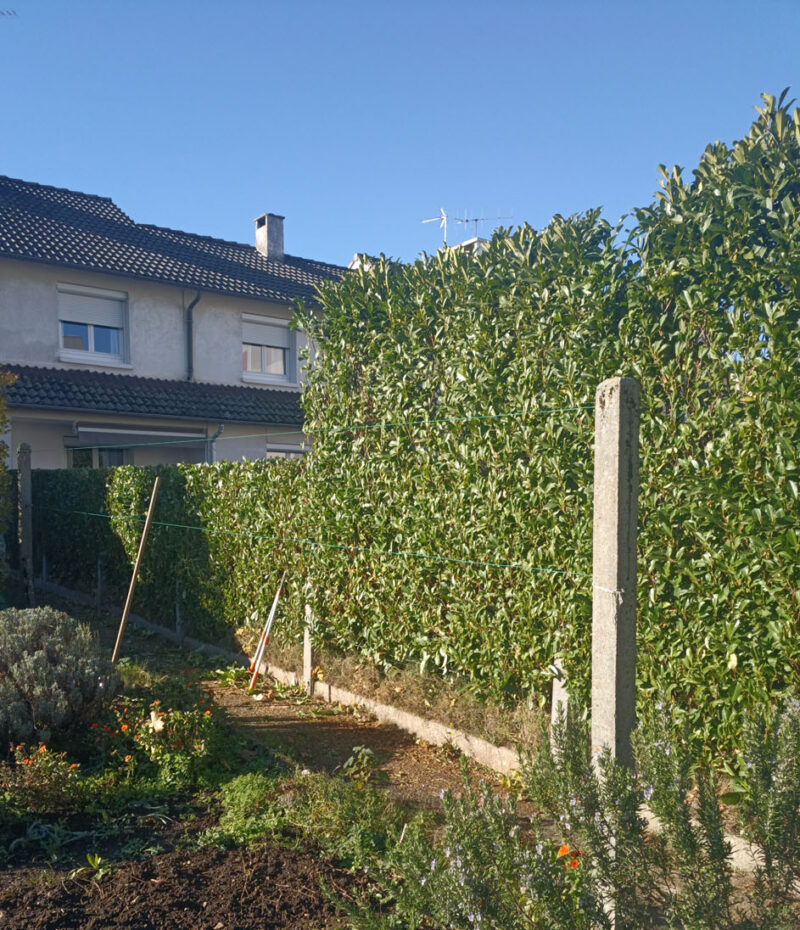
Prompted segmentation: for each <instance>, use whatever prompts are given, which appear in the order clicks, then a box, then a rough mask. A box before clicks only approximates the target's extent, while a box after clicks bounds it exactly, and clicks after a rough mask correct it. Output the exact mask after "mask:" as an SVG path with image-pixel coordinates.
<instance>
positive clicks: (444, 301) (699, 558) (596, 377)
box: [35, 96, 800, 749]
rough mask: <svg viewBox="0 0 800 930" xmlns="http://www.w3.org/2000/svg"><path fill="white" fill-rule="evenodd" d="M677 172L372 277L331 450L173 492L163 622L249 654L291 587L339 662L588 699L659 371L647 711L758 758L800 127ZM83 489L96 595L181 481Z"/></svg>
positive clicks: (311, 416)
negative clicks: (147, 513) (596, 495)
mask: <svg viewBox="0 0 800 930" xmlns="http://www.w3.org/2000/svg"><path fill="white" fill-rule="evenodd" d="M660 171H661V175H662V179H661V190H660V191H659V193H658V195H657V198H656V200H655V201H654V202H653V203H652V204H650V205H649V206H648V207H646V208H642V209H639V210H636V211H634V213H633V214H632V215H631V216H630V217H628V218H627V220H626V224H625V225H619V226H611V225H610V224H609V223H608V222H607V221H606V220H605V219H604V218H603V217H602V215H601V212H600V211H599V210H590V211H588V212H587V213H584V214H580V215H576V216H572V217H569V218H563V217H560V216H556V217H554V219H553V220H552V222H551V223H550V224H549V225H548V226H547V227H546V228H544V229H542V230H540V231H536V230H534V229H532V228H531V227H530V226H523V227H521V228H518V229H516V230H501V231H499V232H498V233H497V234H495V236H494V237H493V239H492V241H491V242H490V243H489V245H488V247H487V248H486V250H485V251H484V252H482V253H481V254H480V255H477V256H476V255H473V254H470V253H467V252H465V251H463V250H458V249H449V250H443V251H440V252H439V253H438V254H437V255H435V256H432V257H428V256H423V257H422V258H420V259H419V260H418V261H416V262H414V263H412V264H400V263H397V262H393V261H391V260H389V259H386V258H385V257H380V258H374V259H368V258H366V257H364V258H363V260H362V262H361V264H360V267H358V268H356V269H355V270H353V271H352V272H351V273H350V274H348V275H346V276H345V277H344V279H342V281H341V282H339V283H337V284H333V285H329V286H326V287H325V288H323V289H322V292H321V296H320V301H321V312H319V311H318V310H314V311H310V310H309V311H306V310H305V309H303V308H301V309H300V321H301V324H302V325H303V326H304V327H305V328H306V330H307V331H308V332H309V334H310V336H311V338H312V340H313V343H314V344H315V345H316V348H317V363H316V366H315V368H314V370H313V372H312V374H311V377H310V381H309V384H308V387H307V390H306V392H305V395H304V406H305V413H306V426H307V429H308V430H309V431H310V432H311V433H312V435H313V440H314V446H313V452H312V453H311V455H310V456H308V458H307V460H306V461H305V462H303V463H293V462H246V463H221V464H218V465H213V466H188V465H187V466H178V467H173V468H164V469H161V470H160V472H161V474H162V475H163V477H164V485H163V489H162V492H161V498H160V503H159V509H158V513H157V519H158V521H159V522H160V523H172V524H179V526H171V527H167V526H156V527H155V531H154V537H153V541H152V543H151V545H150V547H149V549H148V555H147V557H146V560H145V565H144V567H143V569H142V579H141V587H140V589H139V592H140V593H139V595H138V596H137V597H138V599H137V605H140V606H139V609H142V610H143V611H148V612H150V613H151V615H153V616H155V617H156V618H159V619H162V620H164V621H170V620H172V619H173V618H174V609H175V599H176V592H177V597H178V600H179V601H180V604H181V613H182V615H183V618H184V622H185V623H186V624H187V628H188V629H191V630H192V631H194V632H196V633H198V634H201V635H207V636H216V637H219V636H220V635H223V634H224V633H225V631H229V630H230V628H231V626H233V625H236V626H238V625H241V624H242V623H253V624H255V625H258V624H259V623H260V622H261V619H262V616H263V614H264V612H265V610H267V609H268V607H269V601H270V597H271V593H272V592H273V591H274V589H275V587H276V585H277V578H278V576H279V574H280V572H281V571H282V570H283V569H284V568H288V569H289V570H290V579H291V581H290V592H289V599H288V601H287V607H288V610H289V616H288V619H287V621H286V624H287V629H288V630H289V631H290V632H292V633H294V634H298V635H299V631H300V627H301V613H302V604H303V602H304V596H303V592H302V590H301V586H302V585H303V584H304V583H306V582H308V583H309V584H310V597H311V600H312V603H313V606H314V616H315V636H316V638H317V639H318V640H319V641H322V642H325V643H328V644H330V645H333V646H336V647H339V648H341V649H343V650H345V651H348V652H356V653H360V654H361V655H364V656H368V657H370V658H371V659H372V660H373V661H374V662H375V663H376V664H378V665H379V666H382V667H384V668H387V669H388V668H392V667H396V666H398V665H401V664H403V663H406V662H414V663H418V664H420V665H422V666H423V667H428V668H432V669H438V670H439V671H440V672H441V673H442V674H443V675H446V676H450V677H452V678H453V679H454V680H457V681H458V682H459V686H464V687H467V688H472V689H474V690H475V691H476V692H478V693H480V694H482V695H486V696H492V697H494V698H498V697H499V698H503V697H504V696H505V697H507V698H508V699H509V700H520V699H531V700H538V699H540V698H541V696H542V695H544V694H546V693H547V691H548V689H549V682H550V677H551V671H550V665H551V663H552V662H553V659H554V657H555V655H556V654H557V653H558V654H560V655H561V656H562V660H563V662H564V664H565V667H566V672H567V676H568V678H569V681H570V689H571V693H572V694H573V695H574V696H575V698H576V700H577V701H578V702H579V703H583V704H584V705H586V704H587V702H588V687H589V652H590V650H589V643H590V626H591V599H592V592H591V578H590V573H591V528H592V442H593V435H592V421H593V416H592V411H591V407H592V404H593V400H594V393H595V389H596V387H597V385H598V384H599V383H600V382H601V381H602V380H604V379H605V378H608V377H611V376H614V375H625V376H630V377H634V378H637V379H638V380H639V381H640V382H641V384H642V416H641V497H640V520H639V524H640V535H639V591H638V600H639V606H640V609H639V633H638V640H639V666H638V694H639V702H640V710H641V712H642V713H643V714H646V713H647V712H648V710H649V708H650V707H651V706H652V705H653V702H652V701H651V696H652V695H653V694H654V693H655V692H657V691H658V692H660V693H662V694H663V693H666V694H667V696H669V697H671V699H672V701H671V704H672V706H673V707H674V708H675V715H676V722H677V723H678V724H681V723H684V724H686V726H687V727H688V728H689V730H690V732H691V733H692V734H693V735H694V737H695V739H696V740H697V742H699V743H703V744H705V745H707V746H710V745H712V744H715V745H717V746H720V747H722V748H725V747H727V748H729V749H730V748H732V747H733V746H734V745H735V744H736V741H737V739H738V735H739V733H740V727H741V719H742V713H743V711H745V710H746V709H747V708H748V707H750V706H753V705H754V704H756V703H760V702H765V701H769V700H771V699H774V698H776V697H777V696H778V695H781V694H783V693H787V692H795V691H796V690H797V688H798V681H799V679H800V635H798V634H799V633H800V629H798V627H799V626H800V537H799V536H798V529H797V526H798V518H799V517H800V502H799V501H798V482H799V481H800V478H799V477H798V463H797V454H796V450H797V449H798V448H800V214H799V213H798V208H799V207H800V116H798V111H797V110H794V111H791V109H790V105H789V104H788V103H787V102H786V101H785V97H783V96H782V97H781V98H780V99H779V100H776V99H774V98H772V97H768V96H765V98H764V105H763V107H761V108H760V109H759V111H758V115H757V118H756V120H755V122H754V123H753V124H752V126H751V128H750V130H749V132H748V133H747V135H746V136H745V137H744V138H743V139H741V140H740V141H738V142H736V143H734V144H732V145H730V146H728V145H725V144H723V143H720V142H717V143H715V144H714V145H711V146H709V147H708V148H707V149H706V151H705V152H704V154H703V156H702V158H701V160H700V163H699V165H698V167H697V169H696V170H695V171H694V177H693V180H691V181H687V180H685V179H684V177H683V175H682V173H681V172H680V171H679V170H678V169H674V170H673V171H672V172H668V171H667V170H666V169H665V168H663V167H662V168H660ZM380 424H383V425H380ZM76 474H78V473H75V472H73V473H70V474H69V475H66V474H61V475H60V476H53V477H50V476H44V475H40V476H39V477H38V479H37V481H38V483H37V484H35V488H36V491H35V493H36V495H37V500H39V501H41V500H42V497H41V495H42V494H44V493H45V492H44V490H43V489H44V487H45V485H46V484H47V483H48V482H56V483H57V482H63V485H62V486H61V488H60V489H58V488H55V487H54V486H51V490H50V491H49V492H47V493H49V494H51V505H52V506H53V509H58V507H62V509H72V510H91V511H93V510H103V509H104V508H107V512H108V513H110V514H111V515H112V516H113V519H112V520H109V521H106V523H105V528H102V524H103V521H102V520H101V519H99V518H88V517H87V518H85V519H86V522H85V523H79V522H76V520H75V519H74V518H69V521H67V518H66V517H64V518H61V517H56V516H55V515H53V516H52V519H53V520H61V519H63V520H64V521H67V522H62V523H59V522H55V523H53V522H47V523H46V524H45V523H41V522H40V523H39V524H37V525H38V526H39V527H40V533H41V535H42V538H43V539H44V538H45V536H46V538H47V545H48V547H50V548H51V549H52V547H53V546H54V545H55V546H61V547H62V550H63V551H62V561H63V562H64V564H66V563H67V562H70V561H71V562H72V566H73V567H72V569H71V570H73V571H76V572H78V574H83V576H84V578H85V579H86V578H89V576H90V573H91V571H92V568H91V565H92V561H93V559H95V558H96V554H97V552H99V551H101V550H102V551H103V552H105V553H106V556H105V557H106V558H107V559H108V561H109V573H110V575H111V576H114V577H116V576H115V572H117V574H118V575H120V577H121V576H122V575H124V572H119V571H118V568H115V567H114V566H117V567H119V566H127V565H129V564H130V561H132V558H133V556H134V555H135V548H136V541H137V539H138V532H139V529H140V527H141V522H140V521H141V519H142V516H143V513H144V510H145V508H146V503H147V497H148V495H149V490H150V486H151V483H152V477H153V474H154V470H152V469H136V468H120V469H117V470H115V471H114V472H112V473H109V474H107V475H105V476H100V475H99V474H97V473H95V476H91V477H90V476H88V475H86V476H85V477H82V478H77V477H75V475H76ZM80 481H83V482H84V489H83V491H81V492H80V493H81V494H83V495H84V496H85V497H86V503H85V504H82V505H80V506H79V505H78V504H77V503H75V502H74V501H73V499H72V498H71V497H70V496H69V494H67V493H66V490H65V489H66V487H67V486H68V485H70V483H75V482H80ZM79 496H80V495H79ZM89 498H91V499H92V501H93V502H90V501H89ZM57 500H61V501H62V502H63V501H64V500H70V501H73V504H74V506H72V505H70V506H69V507H63V506H62V505H61V504H59V505H56V504H54V503H53V501H57ZM132 518H133V519H132ZM37 519H40V520H41V517H39V518H37ZM50 519H51V518H48V521H50ZM188 526H192V527H194V526H197V527H201V528H202V529H203V530H204V531H205V532H201V531H198V530H196V529H186V528H185V527H188ZM76 527H77V528H78V529H76ZM76 532H79V534H80V535H79V537H77V536H76V535H75V534H76ZM61 533H63V534H64V535H63V538H61V537H60V534H61ZM238 533H250V534H254V535H251V536H242V535H234V534H238ZM56 537H59V540H56ZM276 537H277V538H276ZM297 539H299V540H300V541H299V542H298V541H296V540H297ZM54 540H56V541H54ZM84 546H85V547H86V548H85V551H84ZM92 547H94V548H92ZM109 553H110V554H109Z"/></svg>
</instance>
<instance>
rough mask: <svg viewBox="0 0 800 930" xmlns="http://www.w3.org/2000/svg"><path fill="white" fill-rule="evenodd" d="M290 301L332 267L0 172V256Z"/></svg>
mask: <svg viewBox="0 0 800 930" xmlns="http://www.w3.org/2000/svg"><path fill="white" fill-rule="evenodd" d="M3 255H4V256H6V257H8V258H18V259H23V260H28V261H36V262H47V263H49V264H55V265H62V266H65V267H69V268H83V269H86V270H90V271H98V272H102V273H106V274H119V275H125V276H127V277H133V278H144V279H147V280H150V281H161V282H165V283H168V284H175V285H178V286H179V287H186V288H199V289H201V290H205V291H211V292H214V293H219V294H232V295H235V296H238V297H248V298H254V299H260V300H272V301H277V302H279V303H289V302H291V301H293V300H294V299H296V298H302V299H303V300H305V301H307V302H312V303H313V302H314V301H315V299H316V286H317V285H318V284H321V283H322V282H324V281H331V280H338V279H339V278H341V277H342V275H343V274H344V272H345V271H346V270H347V269H345V268H342V267H340V266H339V265H331V264H328V263H326V262H317V261H312V260H311V259H307V258H297V257H296V256H293V255H286V256H285V260H284V261H282V262H277V261H271V260H269V259H267V258H265V257H264V256H263V255H262V254H261V253H260V252H258V251H257V250H256V248H255V247H254V246H251V245H244V244H243V243H240V242H227V241H226V240H224V239H213V238H211V237H209V236H198V235H195V234H194V233H187V232H181V231H179V230H176V229H166V228H163V227H161V226H149V225H142V224H139V223H134V221H133V220H132V219H131V218H130V217H129V216H128V215H127V214H126V213H123V211H122V210H120V209H119V207H118V206H116V204H114V203H113V202H112V201H111V200H110V199H109V198H107V197H98V196H96V195H94V194H84V193H81V192H79V191H70V190H66V189H64V188H59V187H47V186H45V185H43V184H34V183H32V182H29V181H22V180H18V179H16V178H9V177H4V176H2V175H0V256H3Z"/></svg>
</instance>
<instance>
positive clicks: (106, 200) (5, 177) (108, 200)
mask: <svg viewBox="0 0 800 930" xmlns="http://www.w3.org/2000/svg"><path fill="white" fill-rule="evenodd" d="M0 181H16V182H17V183H19V184H24V185H25V186H26V187H38V188H39V189H40V190H46V191H60V192H61V193H64V194H79V195H80V196H81V197H91V198H92V200H102V201H103V202H104V203H110V204H112V205H113V206H115V207H116V208H117V209H118V210H119V212H120V213H125V211H124V210H123V209H122V207H120V206H118V205H117V204H115V203H114V201H113V200H112V199H111V198H110V197H104V196H103V195H102V194H89V193H87V192H86V191H78V190H73V189H72V188H71V187H56V186H55V184H40V183H39V182H38V181H26V180H25V178H12V177H11V175H10V174H0ZM125 216H128V214H127V213H125ZM128 218H129V219H130V217H128Z"/></svg>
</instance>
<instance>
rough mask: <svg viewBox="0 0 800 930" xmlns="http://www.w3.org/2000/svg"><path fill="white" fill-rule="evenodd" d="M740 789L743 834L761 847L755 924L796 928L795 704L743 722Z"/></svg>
mask: <svg viewBox="0 0 800 930" xmlns="http://www.w3.org/2000/svg"><path fill="white" fill-rule="evenodd" d="M742 760H743V764H742V772H743V774H742V777H741V780H740V790H741V794H742V801H741V805H740V820H741V827H742V832H743V833H744V835H745V836H746V837H747V839H748V840H749V841H750V842H751V843H753V844H755V845H756V846H757V847H758V848H759V849H760V851H761V855H760V857H759V860H760V861H759V864H758V868H757V870H756V888H755V895H754V904H755V911H756V913H757V914H759V913H760V914H763V915H767V914H768V915H769V921H770V922H769V923H767V922H766V920H765V921H764V922H760V923H757V926H760V927H764V928H766V927H770V928H773V930H782V928H786V930H790V928H793V927H796V926H797V923H796V921H797V913H796V911H795V912H794V914H793V913H792V905H791V899H792V892H793V890H794V889H796V887H797V883H798V880H800V857H799V856H798V847H800V702H798V700H797V699H796V698H791V699H789V700H788V701H787V702H786V703H785V704H782V705H779V706H778V707H776V708H774V709H773V710H772V711H771V712H765V711H763V710H759V711H757V712H756V713H754V714H752V715H751V716H750V717H749V718H748V719H747V720H746V721H745V726H744V742H743V747H742Z"/></svg>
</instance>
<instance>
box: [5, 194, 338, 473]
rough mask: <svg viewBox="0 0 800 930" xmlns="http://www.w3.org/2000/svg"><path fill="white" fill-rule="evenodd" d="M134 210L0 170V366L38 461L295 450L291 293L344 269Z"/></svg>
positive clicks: (296, 376)
mask: <svg viewBox="0 0 800 930" xmlns="http://www.w3.org/2000/svg"><path fill="white" fill-rule="evenodd" d="M254 240H255V241H254V244H253V245H245V244H242V243H235V242H227V241H225V240H221V239H214V238H210V237H206V236H200V235H195V234H192V233H185V232H180V231H177V230H172V229H166V228H162V227H157V226H149V225H142V224H138V223H135V222H134V221H133V220H132V219H131V218H130V217H129V216H127V214H125V213H124V212H123V211H122V210H120V209H119V208H118V207H117V206H116V205H115V204H114V203H113V202H112V201H111V200H110V199H108V198H105V197H97V196H95V195H91V194H84V193H80V192H76V191H70V190H65V189H62V188H55V187H47V186H44V185H40V184H33V183H30V182H26V181H21V180H17V179H13V178H6V177H0V365H3V366H4V367H5V368H7V369H9V370H10V371H12V372H13V373H14V374H15V375H16V376H17V380H16V383H15V384H14V385H13V386H12V387H11V388H10V390H9V391H8V407H9V414H10V420H11V428H10V435H6V436H5V437H4V438H5V439H6V440H7V442H8V443H9V447H10V448H11V450H12V458H11V462H10V463H9V464H10V465H11V466H12V467H13V466H14V464H15V454H16V449H17V448H18V446H19V445H20V443H23V442H26V443H28V444H29V445H30V446H31V449H32V463H33V465H34V467H38V468H61V467H67V466H100V465H118V464H156V463H173V462H178V461H190V462H202V461H210V460H215V459H238V458H245V457H246V458H258V457H263V456H265V455H296V454H301V453H302V449H303V447H304V436H303V432H302V413H301V409H300V405H299V397H300V390H301V383H302V378H303V372H302V362H301V358H302V354H303V349H304V348H306V340H305V336H304V334H303V333H302V332H300V331H298V330H295V329H293V328H291V327H290V325H289V324H290V321H291V319H292V316H293V305H294V301H295V300H296V299H298V298H300V299H302V300H304V301H305V302H306V303H310V304H312V305H313V304H314V302H315V294H316V286H317V285H318V284H321V283H323V282H325V281H330V280H336V279H338V278H339V277H341V275H342V274H343V273H344V271H345V269H343V268H340V267H339V266H336V265H330V264H327V263H323V262H315V261H312V260H309V259H303V258H298V257H296V256H291V255H287V254H286V253H285V252H284V249H283V217H281V216H278V215H276V214H263V215H262V216H260V217H258V218H257V219H256V221H255V230H254Z"/></svg>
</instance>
